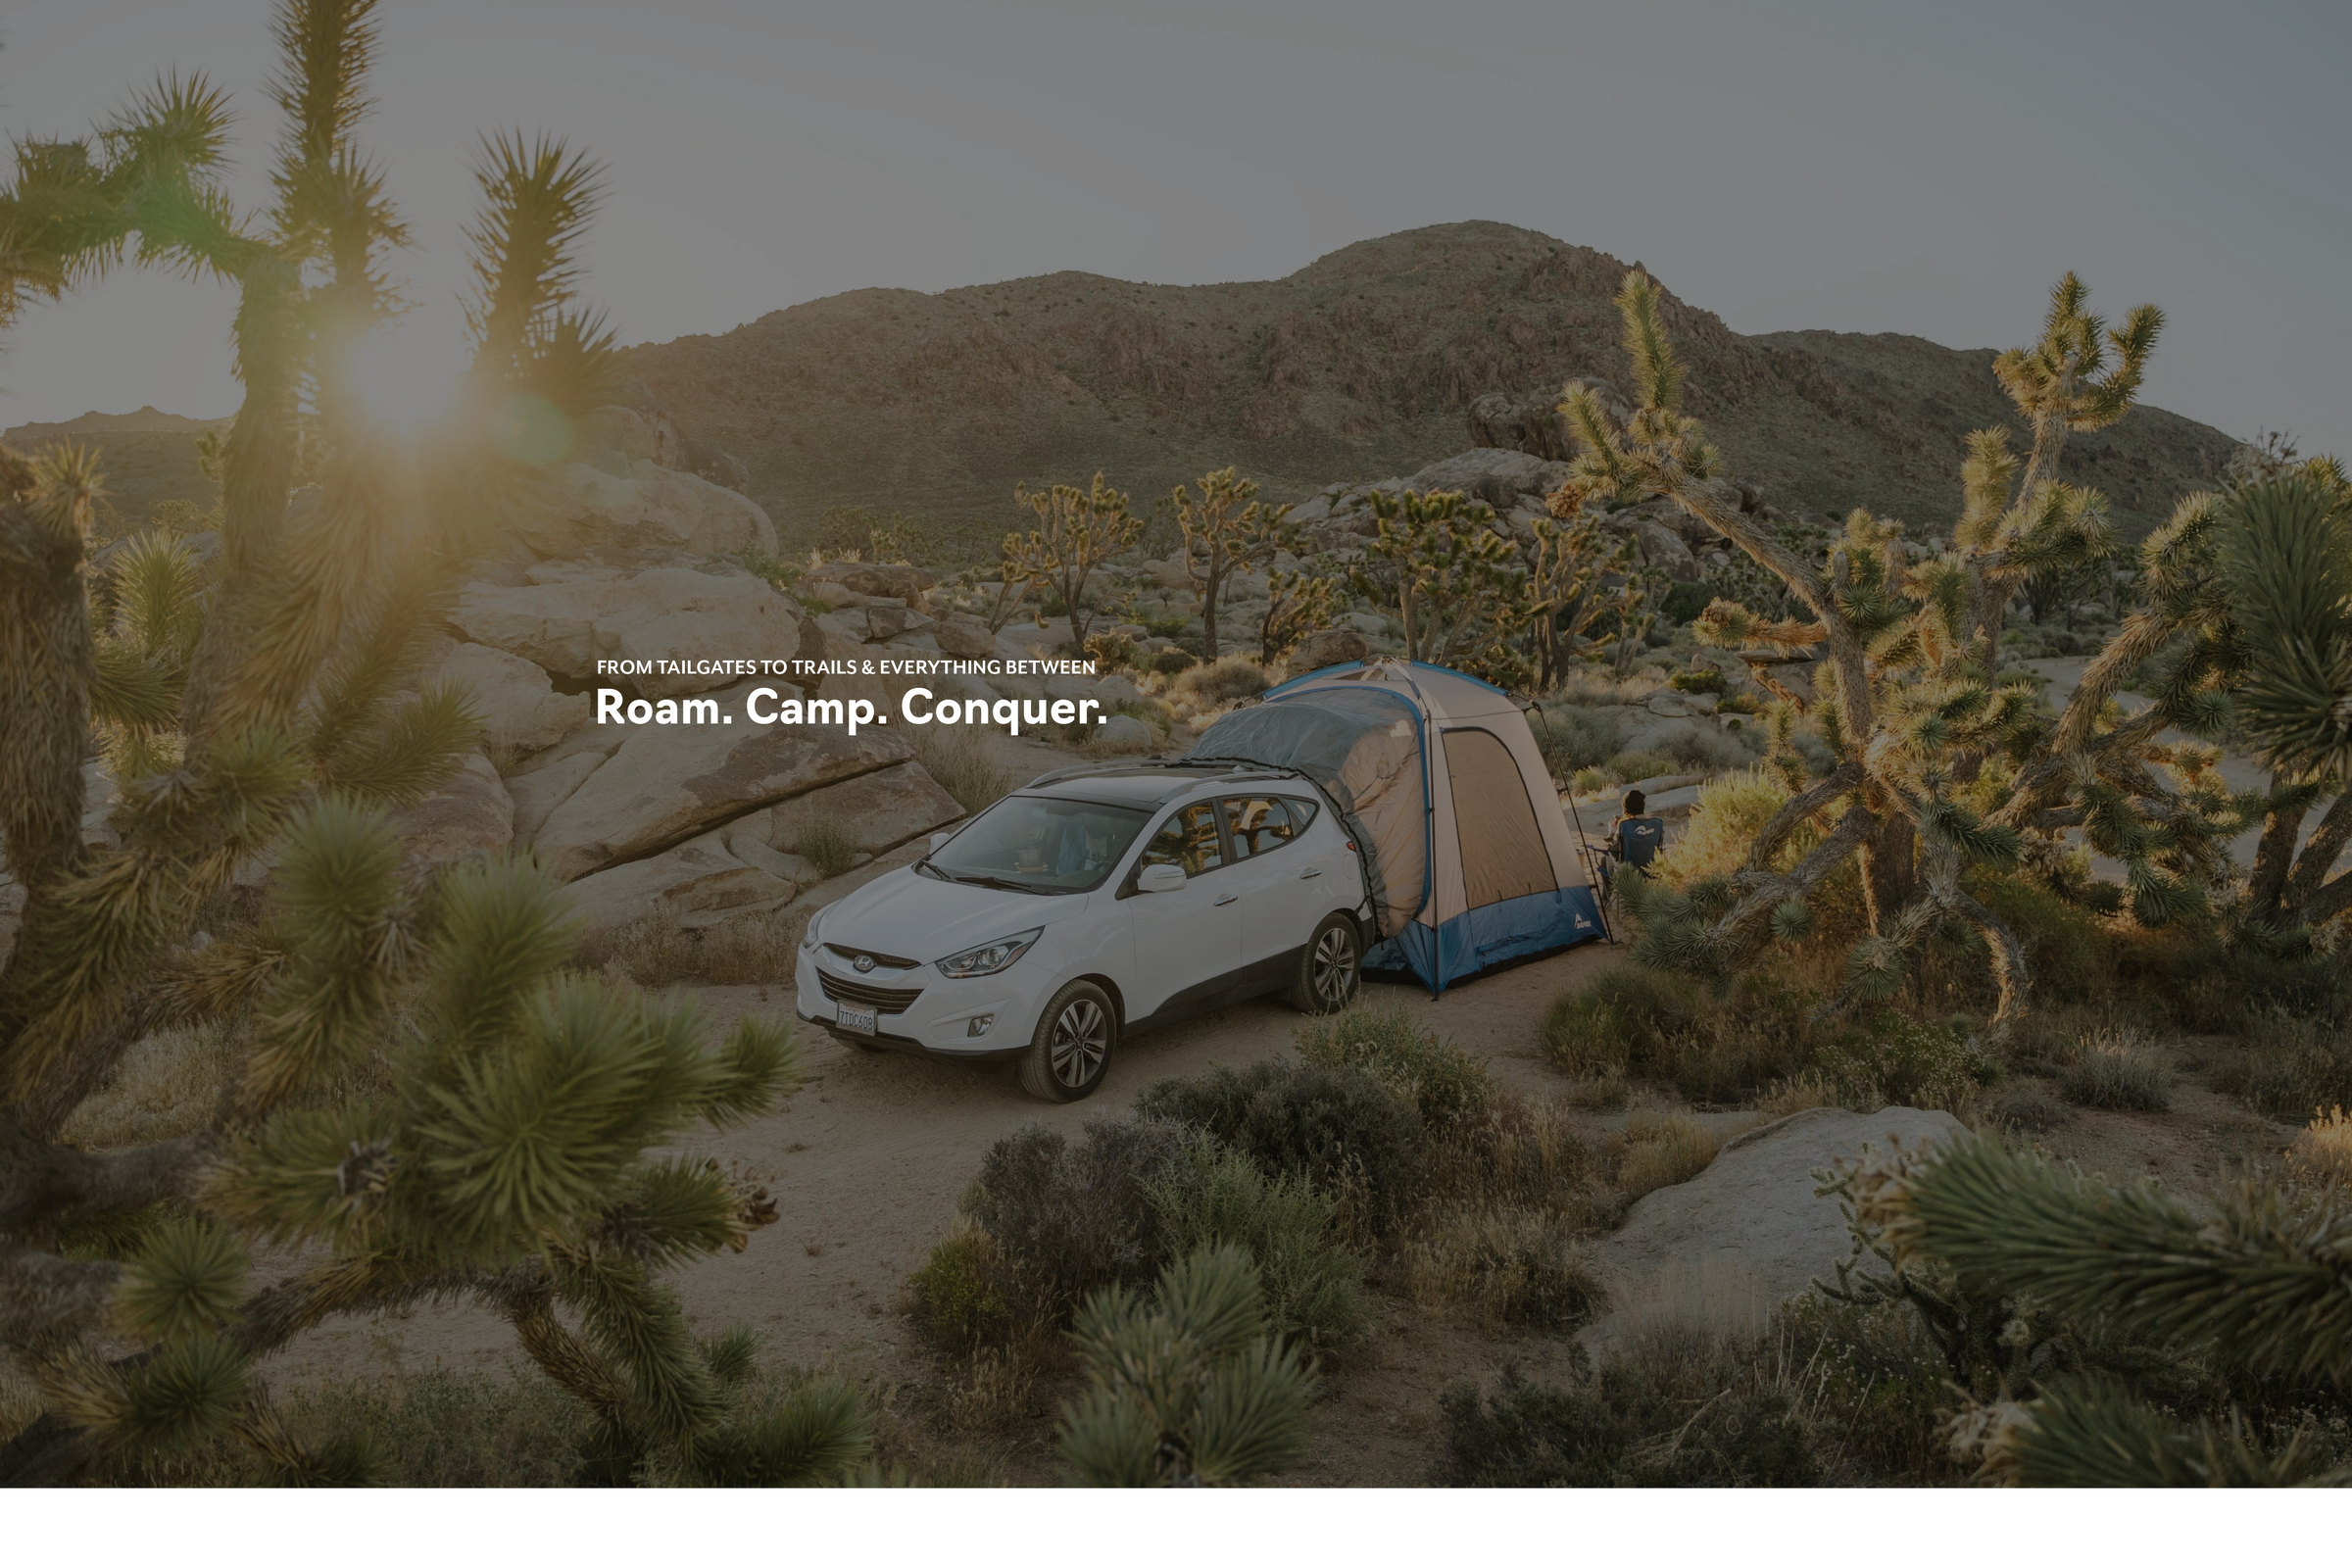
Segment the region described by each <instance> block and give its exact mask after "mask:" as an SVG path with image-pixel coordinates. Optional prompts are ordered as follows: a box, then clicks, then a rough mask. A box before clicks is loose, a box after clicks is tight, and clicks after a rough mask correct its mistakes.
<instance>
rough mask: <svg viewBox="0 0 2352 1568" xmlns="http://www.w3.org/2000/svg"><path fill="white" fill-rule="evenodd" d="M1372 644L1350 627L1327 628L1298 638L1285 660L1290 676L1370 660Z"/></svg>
mask: <svg viewBox="0 0 2352 1568" xmlns="http://www.w3.org/2000/svg"><path fill="white" fill-rule="evenodd" d="M1371 653H1372V644H1371V642H1370V641H1369V640H1368V639H1367V638H1366V637H1365V636H1364V634H1363V633H1362V632H1360V631H1357V630H1356V629H1355V628H1354V627H1352V626H1327V627H1325V628H1324V629H1323V630H1321V631H1310V632H1308V633H1307V634H1306V635H1305V636H1303V637H1301V638H1299V641H1298V644H1297V645H1296V646H1295V647H1293V648H1292V649H1291V652H1290V655H1289V657H1288V659H1287V660H1286V664H1287V667H1288V668H1289V669H1290V672H1291V673H1292V674H1294V675H1303V674H1305V673H1306V672H1307V671H1309V670H1315V669H1323V668H1326V667H1328V666H1330V665H1332V664H1345V663H1348V662H1352V661H1354V660H1358V659H1367V658H1369V657H1371Z"/></svg>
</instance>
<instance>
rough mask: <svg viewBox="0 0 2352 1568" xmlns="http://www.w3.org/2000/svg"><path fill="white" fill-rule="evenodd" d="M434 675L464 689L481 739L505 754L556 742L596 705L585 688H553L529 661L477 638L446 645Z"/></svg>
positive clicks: (540, 748) (522, 754) (543, 747)
mask: <svg viewBox="0 0 2352 1568" xmlns="http://www.w3.org/2000/svg"><path fill="white" fill-rule="evenodd" d="M433 674H434V676H435V678H437V679H441V680H451V681H457V682H459V683H460V684H462V685H464V686H465V687H466V690H467V691H468V692H469V693H470V694H471V697H472V701H473V707H474V711H476V712H478V713H479V714H481V716H482V738H483V740H484V741H485V742H486V743H487V744H488V745H489V747H490V749H491V750H492V751H493V752H496V753H498V754H500V755H502V756H505V757H509V758H516V757H525V756H528V755H529V754H531V753H533V752H538V751H544V750H546V749H547V748H548V747H550V746H553V745H555V744H556V742H558V741H560V740H562V739H563V738H564V736H566V735H568V734H570V733H571V732H572V731H573V730H575V729H578V728H579V727H580V726H581V725H582V724H585V723H587V722H588V719H589V716H590V713H591V711H592V710H593V708H594V706H595V705H594V704H593V702H592V701H591V700H590V698H589V697H588V695H587V694H586V693H585V692H582V693H578V694H576V695H568V696H567V695H565V694H564V693H563V692H559V691H557V690H556V688H555V683H554V682H552V681H550V680H549V679H548V678H547V671H546V670H544V669H541V668H540V667H539V666H538V665H537V664H534V663H532V662H530V661H529V660H527V659H519V658H517V657H515V655H513V654H510V653H508V652H507V651H506V650H505V649H503V648H489V647H485V646H483V645H482V644H480V643H453V644H451V645H450V648H449V651H448V652H447V653H445V654H444V655H443V656H442V658H441V662H440V663H439V665H438V666H437V667H436V668H435V669H434V671H433Z"/></svg>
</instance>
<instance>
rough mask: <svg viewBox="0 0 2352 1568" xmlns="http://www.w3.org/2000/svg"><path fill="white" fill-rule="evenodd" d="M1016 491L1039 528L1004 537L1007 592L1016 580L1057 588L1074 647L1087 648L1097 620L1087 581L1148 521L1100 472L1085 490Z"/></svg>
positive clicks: (1024, 488) (1071, 487) (1064, 487)
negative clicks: (1139, 516)
mask: <svg viewBox="0 0 2352 1568" xmlns="http://www.w3.org/2000/svg"><path fill="white" fill-rule="evenodd" d="M1012 494H1013V499H1014V500H1016V501H1018V502H1019V503H1020V504H1021V505H1023V506H1025V507H1027V508H1028V509H1029V510H1030V511H1031V512H1033V513H1035V514H1036V515H1037V526H1036V527H1035V528H1032V529H1031V530H1029V532H1027V533H1025V534H1021V533H1008V534H1006V535H1005V589H1004V592H1005V595H1006V596H1009V595H1010V594H1011V593H1012V591H1013V584H1014V583H1015V582H1021V583H1043V584H1045V585H1047V586H1048V587H1050V588H1052V589H1053V590H1054V592H1055V593H1056V594H1058V595H1060V597H1061V603H1062V607H1063V609H1064V610H1065V612H1066V613H1068V615H1069V617H1070V646H1071V648H1072V649H1083V648H1085V647H1086V637H1087V628H1088V626H1089V625H1090V624H1091V623H1092V621H1093V619H1094V613H1093V612H1092V611H1090V610H1088V609H1087V605H1086V585H1087V582H1088V581H1089V579H1091V578H1092V577H1093V576H1094V574H1095V570H1096V568H1097V567H1099V566H1101V565H1102V564H1103V563H1104V562H1105V561H1108V560H1109V559H1110V558H1111V557H1113V556H1115V555H1117V554H1118V553H1119V552H1120V551H1122V550H1124V549H1126V548H1127V547H1128V546H1129V545H1131V544H1133V543H1134V542H1135V536H1136V533H1137V531H1138V530H1139V529H1140V528H1141V527H1142V526H1143V525H1142V523H1141V522H1140V521H1139V520H1138V519H1137V518H1136V516H1135V515H1134V514H1133V513H1131V512H1129V511H1128V510H1127V498H1126V497H1125V496H1123V495H1121V494H1120V493H1119V492H1118V491H1116V490H1113V489H1111V488H1110V487H1109V486H1108V485H1106V484H1104V483H1103V475H1101V474H1100V473H1098V474H1096V475H1095V482H1094V483H1093V485H1091V486H1090V487H1088V488H1087V489H1084V490H1081V489H1079V488H1078V487H1077V486H1076V485H1069V484H1057V485H1054V486H1053V487H1051V488H1050V489H1046V490H1031V489H1029V488H1028V487H1027V486H1025V485H1023V486H1018V487H1016V488H1015V489H1014V490H1013V493H1012Z"/></svg>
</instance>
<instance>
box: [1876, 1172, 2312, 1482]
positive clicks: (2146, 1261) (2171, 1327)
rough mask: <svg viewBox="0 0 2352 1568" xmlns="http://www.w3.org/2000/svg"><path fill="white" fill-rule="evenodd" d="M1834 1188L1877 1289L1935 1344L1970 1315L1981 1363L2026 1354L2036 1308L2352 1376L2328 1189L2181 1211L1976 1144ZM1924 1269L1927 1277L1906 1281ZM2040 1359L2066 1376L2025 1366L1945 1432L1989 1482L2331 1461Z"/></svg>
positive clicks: (2285, 1472) (2177, 1345)
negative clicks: (2001, 1354) (2145, 1400)
mask: <svg viewBox="0 0 2352 1568" xmlns="http://www.w3.org/2000/svg"><path fill="white" fill-rule="evenodd" d="M1841 1186H1842V1188H1843V1191H1844V1193H1845V1195H1846V1197H1847V1200H1848V1202H1849V1204H1850V1205H1851V1214H1852V1220H1853V1225H1854V1229H1855V1232H1856V1234H1857V1236H1858V1237H1860V1238H1861V1239H1862V1240H1863V1242H1864V1243H1865V1245H1866V1246H1868V1247H1869V1248H1870V1250H1873V1251H1875V1252H1877V1253H1878V1255H1879V1256H1880V1257H1881V1258H1882V1259H1884V1260H1885V1262H1886V1263H1887V1274H1886V1276H1884V1277H1882V1278H1880V1279H1877V1280H1875V1281H1873V1282H1872V1286H1873V1293H1874V1294H1876V1295H1878V1296H1881V1297H1886V1298H1902V1299H1912V1300H1913V1301H1914V1303H1915V1304H1917V1305H1919V1306H1920V1307H1921V1309H1922V1312H1923V1316H1925V1317H1926V1318H1927V1320H1928V1322H1929V1326H1930V1327H1931V1329H1933V1330H1935V1331H1936V1333H1937V1337H1938V1339H1939V1340H1944V1341H1947V1342H1949V1341H1953V1340H1954V1333H1953V1325H1955V1324H1957V1323H1958V1322H1959V1321H1960V1317H1961V1315H1962V1314H1960V1313H1957V1312H1956V1311H1955V1307H1956V1306H1957V1305H1959V1304H1960V1303H1967V1304H1968V1305H1969V1308H1970V1310H1968V1311H1967V1312H1966V1313H1965V1315H1966V1316H1967V1317H1969V1318H1972V1319H1973V1320H1974V1324H1973V1327H1974V1333H1973V1335H1972V1336H1971V1338H1973V1340H1974V1341H1975V1343H1976V1345H1977V1347H1978V1351H1977V1356H1976V1358H1977V1359H1980V1360H1983V1359H1989V1358H1990V1356H1991V1355H1992V1354H1993V1353H1995V1352H1996V1351H1997V1350H1998V1349H2000V1348H2016V1347H2017V1346H2020V1345H2022V1344H2023V1343H2025V1342H2026V1341H2027V1340H2028V1339H2030V1338H2031V1337H2032V1336H2033V1333H2034V1325H2033V1321H2032V1320H2033V1317H2034V1316H2035V1315H2042V1316H2047V1315H2050V1314H2059V1315H2062V1316H2064V1317H2065V1318H2067V1319H2071V1320H2072V1321H2074V1322H2076V1323H2079V1324H2082V1325H2084V1326H2086V1327H2089V1328H2092V1329H2095V1330H2096V1331H2097V1332H2099V1333H2100V1334H2101V1335H2102V1336H2104V1337H2106V1338H2108V1339H2110V1340H2114V1339H2129V1340H2133V1341H2137V1342H2139V1343H2143V1344H2148V1345H2153V1346H2159V1347H2165V1348H2170V1349H2172V1350H2174V1351H2176V1352H2179V1353H2187V1354H2194V1355H2200V1356H2206V1357H2211V1358H2213V1359H2215V1360H2216V1361H2218V1362H2220V1363H2222V1364H2224V1365H2226V1366H2229V1367H2233V1368H2236V1369H2241V1370H2243V1371H2246V1372H2250V1373H2254V1374H2260V1375H2271V1376H2284V1377H2289V1378H2296V1379H2316V1380H2321V1381H2324V1382H2326V1383H2328V1384H2332V1385H2333V1386H2334V1387H2335V1388H2337V1389H2338V1390H2341V1389H2342V1388H2344V1387H2345V1385H2346V1384H2347V1382H2348V1381H2352V1266H2348V1264H2347V1259H2346V1254H2345V1250H2344V1246H2343V1235H2344V1228H2345V1225H2346V1222H2347V1218H2348V1216H2347V1214H2346V1211H2345V1205H2344V1195H2343V1193H2342V1191H2341V1189H2338V1188H2331V1187H2327V1186H2326V1185H2321V1186H2318V1187H2312V1188H2296V1187H2291V1186H2281V1185H2279V1184H2278V1183H2275V1182H2270V1181H2263V1180H2253V1179H2241V1180H2237V1181H2233V1182H2230V1183H2229V1184H2227V1185H2225V1186H2224V1187H2223V1188H2221V1189H2220V1190H2219V1191H2218V1192H2217V1193H2216V1195H2215V1200H2214V1202H2213V1204H2212V1206H2211V1208H2210V1209H2209V1210H2205V1211H2199V1210H2191V1209H2190V1208H2188V1207H2187V1206H2185V1205H2183V1204H2181V1203H2180V1202H2178V1201H2175V1200H2173V1199H2172V1198H2170V1197H2168V1196H2167V1195H2165V1194H2164V1193H2163V1192H2161V1191H2159V1190H2157V1189H2155V1188H2152V1187H2148V1186H2144V1185H2143V1186H2134V1187H2128V1188H2117V1187H2114V1186H2112V1185H2110V1184H2109V1183H2107V1182H2106V1181H2104V1180H2103V1179H2100V1178H2098V1177H2086V1176H2082V1175H2079V1174H2077V1173H2075V1172H2072V1171H2070V1170H2066V1169H2062V1168H2060V1167H2058V1166H2055V1165H2053V1164H2051V1163H2050V1162H2049V1161H2048V1160H2047V1159H2046V1158H2044V1157H2042V1156H2040V1155H2038V1154H2031V1153H2026V1152H2020V1151H2017V1150H2013V1149H2009V1148H2005V1147H2003V1146H2002V1145H2001V1144H2000V1143H1999V1142H1998V1141H1996V1140H1993V1139H1985V1138H1961V1139H1955V1140H1952V1141H1950V1142H1949V1143H1948V1144H1942V1145H1938V1146H1936V1147H1935V1148H1933V1149H1932V1150H1931V1151H1930V1152H1928V1154H1927V1155H1926V1156H1925V1157H1924V1158H1923V1157H1918V1156H1913V1157H1908V1158H1905V1157H1882V1158H1879V1159H1875V1160H1871V1161H1868V1162H1865V1164H1864V1165H1863V1166H1862V1168H1861V1169H1859V1170H1856V1171H1850V1172H1848V1173H1847V1174H1846V1176H1845V1178H1844V1180H1843V1182H1842V1183H1841ZM1921 1274H1934V1275H1935V1276H1936V1282H1935V1283H1934V1284H1933V1285H1931V1286H1929V1287H1928V1288H1926V1289H1925V1290H1924V1291H1922V1290H1917V1289H1912V1288H1909V1279H1908V1277H1909V1276H1916V1275H1921ZM2035 1359H2038V1360H2040V1361H2041V1362H2043V1363H2044V1364H2045V1366H2046V1365H2063V1364H2064V1360H2063V1358H2060V1357H2055V1356H2043V1357H2039V1358H2034V1357H2029V1358H2027V1361H2026V1364H2025V1366H2024V1367H2022V1368H2021V1369H2020V1371H2019V1373H2018V1374H2017V1375H2016V1376H2015V1377H2013V1378H2004V1380H2003V1382H2004V1384H2005V1385H2006V1386H2004V1387H2002V1388H2000V1389H1999V1390H1998V1391H1997V1392H1996V1393H1995V1395H1994V1397H1992V1398H1991V1399H1990V1400H1989V1401H1988V1402H1986V1403H1984V1404H1978V1405H1974V1406H1973V1407H1972V1408H1971V1409H1970V1410H1969V1411H1968V1412H1967V1413H1965V1414H1964V1415H1963V1416H1962V1418H1961V1419H1960V1421H1959V1422H1958V1423H1957V1424H1956V1428H1955V1436H1956V1438H1958V1439H1959V1442H1958V1444H1957V1445H1956V1446H1957V1447H1959V1448H1962V1449H1964V1450H1966V1451H1971V1452H1973V1453H1974V1454H1975V1455H1976V1456H1978V1457H1979V1458H1981V1459H1982V1460H1983V1461H1984V1462H1985V1468H1986V1471H1987V1473H1988V1474H1990V1475H1992V1476H1995V1477H1998V1478H2002V1479H2007V1480H2012V1481H2016V1482H2021V1483H2023V1484H2025V1485H2029V1486H2069V1487H2081V1486H2139V1487H2147V1486H2215V1485H2239V1486H2278V1485H2281V1484H2288V1483H2293V1482H2297V1481H2309V1480H2315V1479H2322V1477H2321V1476H2320V1474H2319V1472H2320V1471H2321V1470H2322V1468H2323V1466H2324V1463H2325V1454H2324V1453H2323V1452H2322V1451H2321V1450H2319V1448H2318V1446H2316V1445H2314V1444H2311V1443H2309V1442H2308V1441H2307V1438H2306V1436H2305V1435H2298V1436H2296V1437H2294V1438H2290V1439H2289V1440H2288V1441H2286V1442H2285V1443H2284V1444H2282V1445H2279V1446H2273V1447H2268V1448H2266V1447H2264V1446H2260V1445H2259V1444H2258V1443H2256V1442H2254V1441H2252V1440H2250V1439H2249V1438H2248V1437H2247V1435H2246V1434H2245V1432H2244V1430H2243V1429H2242V1426H2241V1425H2240V1424H2238V1423H2235V1422H2233V1423H2232V1424H2231V1426H2230V1427H2229V1428H2222V1427H2217V1426H2216V1425H2214V1424H2213V1423H2211V1422H2209V1421H2198V1422H2196V1423H2194V1424H2183V1423H2181V1422H2180V1421H2178V1420H2175V1419H2173V1418H2171V1417H2168V1416H2165V1415H2161V1414H2159V1413H2157V1412H2156V1411H2154V1410H2152V1409H2149V1408H2148V1407H2147V1406H2145V1405H2143V1404H2141V1403H2140V1402H2138V1401H2137V1400H2136V1399H2134V1398H2133V1397H2131V1395H2130V1394H2129V1393H2128V1392H2127V1391H2126V1390H2125V1389H2124V1387H2123V1386H2121V1385H2120V1384H2118V1383H2115V1382H2113V1381H2110V1380H2103V1379H2097V1378H2089V1377H2081V1376H2075V1377H2067V1376H2049V1375H2046V1373H2045V1375H2044V1376H2040V1377H2036V1376H2034V1370H2033V1363H2034V1360H2035ZM1955 1371H1956V1374H1962V1375H1964V1373H1963V1369H1958V1368H1956V1369H1955ZM2331 1479H2336V1480H2341V1479H2342V1477H2341V1476H2340V1475H2338V1476H2336V1477H2333V1478H2331Z"/></svg>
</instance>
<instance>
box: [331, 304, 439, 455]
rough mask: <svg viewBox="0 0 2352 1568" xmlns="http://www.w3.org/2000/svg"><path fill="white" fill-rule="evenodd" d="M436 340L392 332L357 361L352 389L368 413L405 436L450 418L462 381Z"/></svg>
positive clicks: (366, 347) (374, 339)
mask: <svg viewBox="0 0 2352 1568" xmlns="http://www.w3.org/2000/svg"><path fill="white" fill-rule="evenodd" d="M437 349H438V345H436V344H435V343H434V342H433V341H432V338H431V335H430V334H428V333H424V332H418V331H414V330H411V331H403V330H401V329H400V328H399V327H397V326H395V327H387V328H385V329H383V330H381V331H378V332H376V333H375V334H374V335H372V336H370V337H369V338H368V339H367V341H365V342H363V343H362V344H361V345H360V346H359V348H358V349H357V350H356V351H355V352H354V353H353V355H352V357H351V389H352V392H353V394H354V395H355V396H357V397H358V398H359V400H360V402H361V403H362V404H364V405H365V406H366V407H367V409H368V413H370V414H372V415H374V416H375V417H377V418H379V419H381V420H383V421H384V422H385V423H386V424H389V425H393V426H395V427H396V428H399V429H401V430H417V429H419V428H421V427H422V426H424V425H426V424H429V423H431V422H432V421H433V420H435V419H438V418H441V417H444V416H445V415H447V414H448V413H449V411H450V409H451V407H452V405H453V404H454V403H455V401H456V397H457V386H458V378H457V376H456V374H455V373H454V372H453V371H452V370H451V369H450V368H449V365H448V362H447V360H446V358H445V357H444V356H443V355H442V354H440V353H439V352H437Z"/></svg>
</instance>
